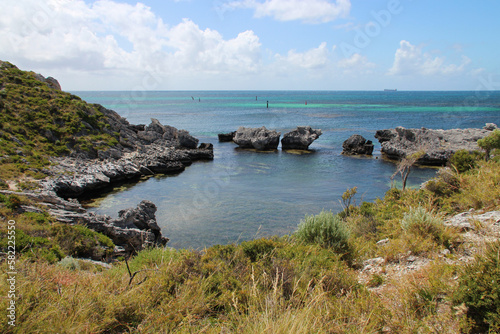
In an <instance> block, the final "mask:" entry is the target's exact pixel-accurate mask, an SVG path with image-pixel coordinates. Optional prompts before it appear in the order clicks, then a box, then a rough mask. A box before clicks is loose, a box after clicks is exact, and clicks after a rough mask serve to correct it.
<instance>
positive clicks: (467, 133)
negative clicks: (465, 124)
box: [375, 123, 496, 166]
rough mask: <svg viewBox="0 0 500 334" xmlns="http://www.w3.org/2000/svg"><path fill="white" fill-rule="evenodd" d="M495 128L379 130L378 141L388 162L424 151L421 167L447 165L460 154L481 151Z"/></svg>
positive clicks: (419, 161)
mask: <svg viewBox="0 0 500 334" xmlns="http://www.w3.org/2000/svg"><path fill="white" fill-rule="evenodd" d="M495 128H496V125H494V124H491V123H489V124H488V125H487V126H486V127H485V128H483V129H452V130H431V129H426V128H422V129H405V128H403V127H401V126H400V127H397V128H395V129H389V130H379V131H377V133H376V134H375V138H377V139H378V141H379V142H380V143H381V144H382V153H384V154H385V155H386V156H387V157H388V158H389V159H395V160H400V159H402V158H404V157H406V156H407V155H411V154H412V153H414V152H417V151H420V150H423V151H424V152H425V155H424V156H423V157H422V158H421V159H419V160H418V163H419V164H422V165H437V166H439V165H444V164H446V162H447V161H448V159H449V158H450V157H451V156H452V155H453V153H455V152H456V151H458V150H467V151H474V150H479V147H478V146H477V141H478V140H479V139H481V138H484V137H486V136H487V135H488V134H490V133H491V131H492V130H494V129H495Z"/></svg>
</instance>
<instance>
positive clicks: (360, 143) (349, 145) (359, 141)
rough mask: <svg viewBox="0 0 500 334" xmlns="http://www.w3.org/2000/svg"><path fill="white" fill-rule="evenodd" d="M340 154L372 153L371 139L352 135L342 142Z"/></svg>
mask: <svg viewBox="0 0 500 334" xmlns="http://www.w3.org/2000/svg"><path fill="white" fill-rule="evenodd" d="M342 148H343V151H342V154H345V155H357V154H365V155H372V153H373V143H372V141H371V140H366V139H365V138H364V137H363V136H361V135H352V136H350V137H349V138H348V139H347V140H346V141H344V143H343V144H342Z"/></svg>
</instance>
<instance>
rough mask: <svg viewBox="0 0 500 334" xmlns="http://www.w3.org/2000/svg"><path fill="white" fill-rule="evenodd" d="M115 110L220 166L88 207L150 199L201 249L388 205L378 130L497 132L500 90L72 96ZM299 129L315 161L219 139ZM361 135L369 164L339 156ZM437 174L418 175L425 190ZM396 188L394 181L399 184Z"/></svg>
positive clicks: (157, 180)
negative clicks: (309, 136)
mask: <svg viewBox="0 0 500 334" xmlns="http://www.w3.org/2000/svg"><path fill="white" fill-rule="evenodd" d="M72 93H74V94H76V95H78V96H80V97H81V98H82V99H84V100H85V101H87V102H91V103H99V104H102V105H103V106H105V107H107V108H109V109H113V110H115V111H116V112H118V113H119V114H120V115H121V116H123V117H126V118H127V119H128V120H129V121H130V122H131V123H134V124H149V123H150V121H151V118H156V119H158V120H159V121H160V122H161V123H162V124H167V125H171V126H174V127H176V128H178V129H185V130H187V131H189V132H190V133H191V134H192V135H193V136H195V137H197V138H198V139H200V142H207V143H212V144H213V145H214V153H215V159H214V160H213V161H210V162H196V163H194V164H193V165H192V166H190V167H188V168H187V169H186V170H185V171H184V172H182V173H180V174H179V175H173V176H172V175H171V176H158V177H152V178H149V179H147V180H143V181H140V182H138V183H134V184H128V185H124V186H121V187H119V188H117V189H115V190H114V191H113V192H110V193H107V194H103V196H102V197H101V198H98V199H97V200H96V201H95V202H94V203H93V205H94V207H92V208H90V209H89V210H91V211H94V212H96V213H100V214H108V215H110V216H114V217H116V216H117V212H118V211H119V210H121V209H125V208H128V207H135V206H136V205H137V204H138V203H139V202H140V201H141V200H143V199H147V200H151V201H152V202H154V203H155V204H156V205H157V207H158V211H157V213H156V217H157V221H158V224H159V225H160V227H161V228H162V231H163V234H164V235H165V236H167V237H168V238H170V241H169V243H168V245H169V246H171V247H174V248H178V249H179V248H191V249H203V248H204V247H209V246H211V245H214V244H228V243H237V242H241V241H244V240H249V239H253V238H258V237H265V236H272V235H279V236H281V235H286V234H290V233H293V231H294V230H295V229H296V228H297V225H298V224H299V223H300V221H301V220H302V219H304V217H305V216H306V215H312V214H317V213H319V212H320V211H321V210H332V211H333V212H338V211H340V210H341V209H342V207H341V204H340V201H339V200H340V198H341V195H342V193H343V192H344V191H346V190H347V189H349V188H352V187H357V188H358V191H357V195H356V196H355V199H356V203H357V204H360V203H361V202H362V201H373V200H375V199H376V198H377V197H383V196H384V193H385V192H386V191H387V190H388V189H390V187H391V185H392V181H391V175H392V174H393V173H394V171H395V165H394V163H392V162H388V161H386V160H385V159H383V158H382V156H381V154H380V144H379V143H378V141H377V140H376V139H375V138H374V135H375V132H376V131H377V130H380V129H389V128H395V127H397V126H403V127H406V128H421V127H425V128H429V129H452V128H480V127H483V126H484V125H485V123H496V124H497V125H500V92H499V91H482V92H474V91H471V92H456V91H453V92H423V91H418V92H410V91H409V92H405V91H396V92H394V91H389V92H385V91H130V92H115V91H104V92H103V91H98V92H88V91H85V92H72ZM300 125H309V126H311V127H313V128H315V129H316V128H318V129H321V130H322V131H323V134H322V136H321V137H320V138H319V139H317V140H316V141H315V142H314V143H313V144H312V145H311V146H310V149H311V152H310V153H308V154H291V153H286V152H282V151H281V150H278V152H272V153H256V152H251V151H247V150H240V149H237V148H236V145H235V144H233V143H219V142H218V139H217V134H218V133H224V132H231V131H235V130H236V129H237V128H238V127H240V126H245V127H261V126H266V127H267V128H268V129H276V130H277V131H280V132H281V133H282V134H284V133H285V132H288V131H290V130H293V129H295V128H296V127H297V126H300ZM353 134H360V135H362V136H364V137H365V138H367V139H369V140H372V141H373V142H374V144H375V150H374V155H373V157H348V156H343V155H341V152H342V143H343V142H344V140H346V139H347V138H349V137H350V136H351V135H353ZM436 170H437V169H435V168H416V169H414V170H413V171H412V173H411V174H410V178H409V181H408V182H409V184H410V186H418V185H420V184H421V183H422V182H424V181H426V180H428V179H430V178H432V177H433V176H434V175H435V173H436ZM394 181H395V185H396V186H398V182H397V181H398V180H397V179H395V180H394Z"/></svg>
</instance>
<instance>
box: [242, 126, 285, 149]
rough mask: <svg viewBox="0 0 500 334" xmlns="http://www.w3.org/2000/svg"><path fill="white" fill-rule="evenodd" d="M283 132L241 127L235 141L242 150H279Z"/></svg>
mask: <svg viewBox="0 0 500 334" xmlns="http://www.w3.org/2000/svg"><path fill="white" fill-rule="evenodd" d="M280 136H281V132H276V131H275V130H268V129H266V127H265V126H263V127H261V128H245V127H240V128H239V129H238V130H237V131H236V134H235V135H234V139H233V141H234V142H235V143H236V144H238V145H239V146H240V147H241V148H254V149H256V150H259V151H269V150H275V149H277V148H278V145H279V140H280Z"/></svg>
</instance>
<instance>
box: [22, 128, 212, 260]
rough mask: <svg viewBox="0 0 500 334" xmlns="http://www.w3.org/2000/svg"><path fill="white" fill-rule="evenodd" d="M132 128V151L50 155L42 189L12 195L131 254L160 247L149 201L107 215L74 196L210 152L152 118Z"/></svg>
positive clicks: (171, 169)
mask: <svg viewBox="0 0 500 334" xmlns="http://www.w3.org/2000/svg"><path fill="white" fill-rule="evenodd" d="M131 127H132V126H131ZM134 127H136V128H137V129H139V131H137V136H133V135H130V134H129V137H128V138H129V141H128V142H129V147H134V148H135V150H133V151H132V150H124V149H121V148H116V149H114V152H113V149H111V150H112V152H102V153H101V152H99V153H100V154H99V156H100V158H96V159H90V158H88V157H86V156H81V157H78V156H72V157H71V156H70V157H61V158H53V161H52V162H53V163H54V166H52V167H51V168H50V173H51V177H49V178H48V179H46V180H43V181H42V182H41V186H42V192H41V193H40V194H26V193H18V194H19V195H24V196H28V197H30V198H32V199H34V200H36V202H37V203H39V204H41V205H42V206H46V207H47V208H48V212H49V213H50V214H51V215H52V216H54V217H55V218H56V219H57V221H59V222H64V223H70V224H81V225H85V226H87V227H89V228H90V229H92V230H95V231H97V232H100V233H103V234H104V235H106V236H108V237H109V238H110V239H111V240H112V241H113V242H114V243H115V245H116V246H117V248H116V251H118V252H120V251H124V252H126V253H133V252H137V251H139V250H141V249H144V248H147V247H150V246H164V245H165V244H166V243H167V242H168V238H166V237H164V236H163V235H162V232H161V229H160V228H159V226H158V224H157V222H156V217H155V212H156V206H155V205H154V204H153V203H152V202H149V201H142V202H141V203H139V205H138V206H137V207H136V208H129V209H126V210H122V211H120V212H119V218H117V219H112V218H111V217H109V216H107V215H96V214H94V213H90V212H87V211H86V210H85V209H84V208H83V206H82V205H81V204H80V203H79V202H78V200H76V199H75V198H79V197H81V196H84V195H86V196H89V194H96V192H99V191H100V190H103V189H106V188H110V187H112V186H113V185H114V184H116V183H118V182H123V181H127V180H131V181H132V180H134V179H139V178H140V177H143V176H150V175H155V174H174V173H180V172H182V171H183V170H184V169H185V168H186V167H187V166H189V165H190V164H192V163H193V162H195V161H199V160H212V159H213V157H214V155H213V146H212V144H205V143H202V144H200V145H199V146H197V144H198V140H197V139H195V138H193V137H191V136H190V135H189V134H188V133H187V131H184V132H181V131H183V130H181V131H178V130H177V129H175V128H173V127H168V126H163V125H161V124H160V122H158V121H157V120H155V119H153V120H152V123H151V125H149V126H145V127H143V126H134ZM141 129H144V130H141ZM165 134H168V136H166V135H165ZM179 134H180V135H179ZM131 139H133V140H131ZM24 210H26V208H24ZM28 210H29V208H28Z"/></svg>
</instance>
